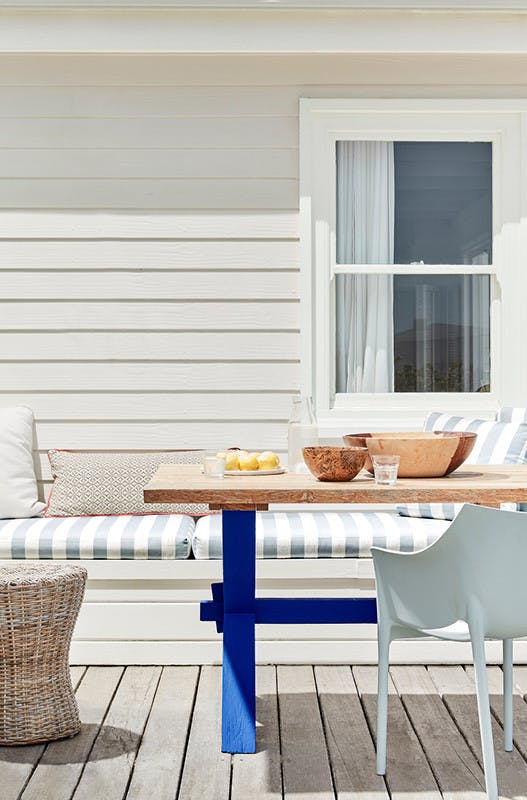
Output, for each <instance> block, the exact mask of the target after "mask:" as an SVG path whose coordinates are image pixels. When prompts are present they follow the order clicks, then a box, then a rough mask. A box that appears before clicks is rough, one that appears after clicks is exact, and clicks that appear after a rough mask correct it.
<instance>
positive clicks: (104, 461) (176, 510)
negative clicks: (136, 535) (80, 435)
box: [45, 450, 209, 517]
mask: <svg viewBox="0 0 527 800" xmlns="http://www.w3.org/2000/svg"><path fill="white" fill-rule="evenodd" d="M48 457H49V463H50V464H51V472H52V475H53V478H54V483H53V488H52V490H51V495H50V497H49V501H48V505H47V508H46V510H45V516H46V517H82V516H96V515H107V514H152V513H156V514H191V515H192V516H199V515H201V514H207V513H208V511H209V509H208V506H207V505H204V504H199V505H198V504H191V503H178V504H177V505H176V504H174V505H173V504H169V503H145V502H144V501H143V489H144V487H145V485H146V484H147V483H148V481H149V480H150V478H151V477H152V475H153V474H154V473H155V471H156V470H157V468H158V467H159V465H160V464H200V463H201V461H202V458H203V451H202V450H172V451H170V450H168V451H165V452H156V453H144V452H143V453H89V452H85V453H82V452H73V451H71V450H70V451H68V450H50V451H49V453H48Z"/></svg>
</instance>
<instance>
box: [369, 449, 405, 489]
mask: <svg viewBox="0 0 527 800" xmlns="http://www.w3.org/2000/svg"><path fill="white" fill-rule="evenodd" d="M372 461H373V472H374V474H375V483H376V484H378V485H379V486H395V484H396V483H397V472H398V470H399V461H400V458H399V456H373V458H372Z"/></svg>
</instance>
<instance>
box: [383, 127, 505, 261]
mask: <svg viewBox="0 0 527 800" xmlns="http://www.w3.org/2000/svg"><path fill="white" fill-rule="evenodd" d="M394 170H395V236H394V239H395V247H394V249H395V254H394V261H395V263H396V264H412V263H419V264H490V263H492V252H491V248H492V145H491V144H490V142H395V143H394Z"/></svg>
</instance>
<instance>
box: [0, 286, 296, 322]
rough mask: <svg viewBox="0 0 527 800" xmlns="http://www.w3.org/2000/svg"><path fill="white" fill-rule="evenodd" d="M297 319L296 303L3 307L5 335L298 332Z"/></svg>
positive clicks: (0, 316)
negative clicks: (123, 330) (72, 331)
mask: <svg viewBox="0 0 527 800" xmlns="http://www.w3.org/2000/svg"><path fill="white" fill-rule="evenodd" d="M29 293H30V286H29V284H28V294H29ZM298 316H299V315H298V303H296V302H282V303H273V302H267V303H265V302H262V303H251V302H237V303H236V302H224V303H199V302H197V303H190V302H177V301H174V302H173V303H164V302H151V303H148V302H147V303H140V302H122V303H119V302H116V303H112V302H106V303H95V302H77V303H76V302H71V301H70V302H66V303H60V302H45V303H44V302H42V303H38V302H37V303H18V302H7V303H1V302H0V329H3V330H34V329H35V328H38V329H39V330H41V329H44V330H69V329H72V328H73V329H76V328H81V329H94V330H101V329H109V330H115V329H119V328H127V329H131V330H149V329H150V330H151V329H155V330H163V329H165V330H166V329H169V330H182V329H187V330H188V329H198V330H199V329H200V328H201V329H204V330H216V329H227V330H228V329H229V328H230V329H231V330H258V329H259V328H270V329H274V330H297V329H298V327H299V319H298Z"/></svg>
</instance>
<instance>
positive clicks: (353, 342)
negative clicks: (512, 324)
mask: <svg viewBox="0 0 527 800" xmlns="http://www.w3.org/2000/svg"><path fill="white" fill-rule="evenodd" d="M335 299H336V303H335V307H336V325H335V328H336V391H337V392H358V393H370V392H486V391H489V390H490V278H489V276H488V275H423V274H420V275H395V276H391V275H337V276H336V298H335Z"/></svg>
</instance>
